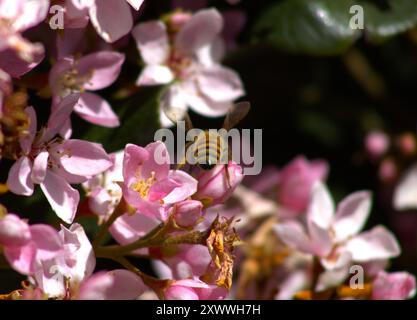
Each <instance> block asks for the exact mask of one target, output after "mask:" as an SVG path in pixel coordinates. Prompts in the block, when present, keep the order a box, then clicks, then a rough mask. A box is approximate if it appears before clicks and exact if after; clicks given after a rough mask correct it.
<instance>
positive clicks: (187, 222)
mask: <svg viewBox="0 0 417 320" xmlns="http://www.w3.org/2000/svg"><path fill="white" fill-rule="evenodd" d="M173 212H174V220H175V223H176V224H177V225H178V226H180V227H183V228H190V227H193V226H194V225H196V224H197V223H198V222H199V221H201V219H202V217H203V204H202V203H201V202H200V201H196V200H185V201H182V202H179V203H177V204H176V205H175V206H174V207H173Z"/></svg>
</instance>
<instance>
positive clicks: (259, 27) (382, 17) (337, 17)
mask: <svg viewBox="0 0 417 320" xmlns="http://www.w3.org/2000/svg"><path fill="white" fill-rule="evenodd" d="M387 2H388V5H389V8H387V9H386V10H383V9H381V8H378V7H377V6H376V5H374V4H373V3H370V2H369V1H365V0H357V1H354V0H284V1H282V2H279V3H276V4H274V5H272V6H271V7H269V8H268V9H267V10H266V11H265V12H264V13H263V14H261V16H260V17H259V19H258V22H257V23H255V26H254V30H253V34H254V38H255V39H256V40H258V41H259V40H266V41H267V42H269V43H271V44H273V45H276V46H277V47H279V48H281V49H284V50H287V51H290V52H294V53H307V54H312V55H337V54H341V53H343V52H345V51H346V50H347V49H349V48H350V47H351V46H352V45H353V44H354V43H355V41H356V40H357V39H358V38H359V37H360V36H361V35H363V34H364V33H365V36H366V39H367V40H369V41H371V42H381V41H383V40H386V39H388V38H390V37H392V36H395V35H398V34H400V33H402V32H405V31H407V30H409V29H411V28H413V27H414V26H415V25H416V24H417V1H416V0H390V1H387ZM353 5H360V6H362V8H363V13H364V27H365V30H360V29H353V28H351V27H350V22H351V20H352V18H354V17H355V13H351V11H350V9H351V7H352V6H353Z"/></svg>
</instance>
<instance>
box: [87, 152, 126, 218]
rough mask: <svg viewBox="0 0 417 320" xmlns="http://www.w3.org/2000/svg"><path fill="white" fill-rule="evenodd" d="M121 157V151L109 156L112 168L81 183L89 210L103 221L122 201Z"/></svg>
mask: <svg viewBox="0 0 417 320" xmlns="http://www.w3.org/2000/svg"><path fill="white" fill-rule="evenodd" d="M123 155H124V154H123V151H119V152H116V153H112V154H110V160H111V161H112V166H111V167H110V168H109V169H107V170H106V171H104V172H103V173H100V174H99V175H96V176H94V177H92V178H91V179H89V180H88V181H86V182H84V183H83V188H84V190H85V191H86V193H87V197H88V204H89V207H90V210H91V211H92V212H94V213H95V214H97V215H98V216H99V217H100V218H101V219H104V220H105V219H106V218H107V217H108V216H109V215H110V214H111V213H112V212H113V211H114V209H115V208H116V207H117V205H118V204H119V203H120V200H121V199H122V188H121V187H120V185H119V183H120V182H122V181H123V173H122V169H123Z"/></svg>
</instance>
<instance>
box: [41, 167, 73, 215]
mask: <svg viewBox="0 0 417 320" xmlns="http://www.w3.org/2000/svg"><path fill="white" fill-rule="evenodd" d="M41 189H42V191H43V193H44V194H45V196H46V198H47V199H48V201H49V204H50V205H51V207H52V209H53V210H54V211H55V213H56V214H57V216H58V217H60V218H61V219H62V220H63V221H65V222H66V223H72V221H73V220H74V217H75V213H76V212H77V207H78V202H79V201H80V195H79V193H78V191H77V190H75V189H73V188H72V187H71V185H69V184H68V182H66V181H65V180H64V179H63V178H62V177H60V176H59V175H57V174H56V173H54V172H51V171H50V170H48V171H47V173H46V176H45V180H44V181H43V182H42V183H41Z"/></svg>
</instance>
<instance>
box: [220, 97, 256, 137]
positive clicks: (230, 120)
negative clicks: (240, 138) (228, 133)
mask: <svg viewBox="0 0 417 320" xmlns="http://www.w3.org/2000/svg"><path fill="white" fill-rule="evenodd" d="M249 110H250V103H249V102H238V103H236V104H234V105H233V106H232V107H231V108H230V109H229V111H228V113H227V115H226V118H225V119H224V122H223V128H224V129H226V130H230V129H232V128H233V127H234V126H236V125H237V124H238V123H239V121H240V120H242V119H243V118H244V117H246V115H247V114H248V112H249Z"/></svg>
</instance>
